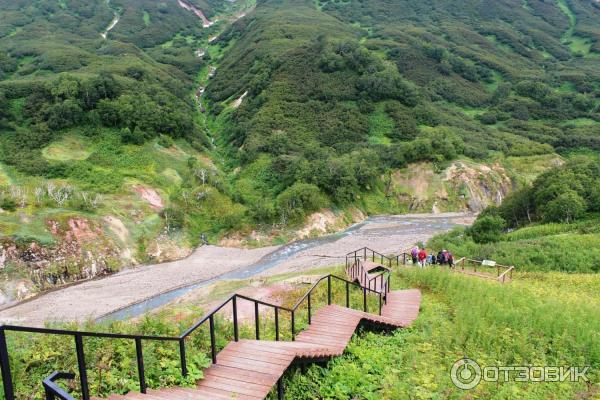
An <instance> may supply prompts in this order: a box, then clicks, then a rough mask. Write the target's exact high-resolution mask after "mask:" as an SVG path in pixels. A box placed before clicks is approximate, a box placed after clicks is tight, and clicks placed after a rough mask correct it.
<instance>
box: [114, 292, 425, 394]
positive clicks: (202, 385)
mask: <svg viewBox="0 0 600 400" xmlns="http://www.w3.org/2000/svg"><path fill="white" fill-rule="evenodd" d="M420 304H421V292H420V291H419V290H416V289H411V290H399V291H394V292H389V293H388V294H387V303H386V304H385V305H383V306H382V311H381V315H374V314H370V313H366V312H363V311H357V310H353V309H350V308H345V307H342V306H338V305H328V306H325V307H323V308H321V309H319V310H318V311H317V312H316V313H315V315H314V316H313V317H312V320H311V324H310V325H309V328H308V329H307V330H305V331H303V332H301V333H299V334H298V336H297V337H296V340H295V341H294V342H276V341H267V340H240V341H238V342H231V343H229V344H228V345H227V346H226V347H225V348H224V349H223V350H222V351H221V352H220V353H219V354H218V359H217V363H215V364H213V365H212V366H210V367H209V368H207V369H206V370H205V371H204V379H202V380H200V381H199V382H198V384H197V387H196V388H179V387H176V388H169V389H161V390H151V389H148V392H147V394H141V393H133V392H132V393H129V394H128V395H125V396H121V395H113V396H110V397H109V399H110V400H120V399H132V400H202V399H212V400H219V399H236V400H244V399H252V400H256V399H264V398H265V397H266V396H267V395H268V394H269V393H270V392H271V390H272V388H273V387H274V386H275V385H276V384H277V382H278V381H279V379H280V377H281V376H282V375H283V374H284V373H285V371H286V370H287V369H288V368H289V367H290V365H292V364H293V363H294V362H296V361H301V362H315V361H326V360H328V359H330V358H331V357H335V356H340V355H342V354H343V352H344V350H345V348H346V346H347V345H348V342H349V341H350V339H351V338H352V335H353V334H354V332H355V331H356V328H357V327H358V326H359V325H360V324H361V323H363V322H367V323H370V324H375V325H378V326H381V327H387V328H392V329H394V328H403V327H407V326H409V325H410V324H411V323H412V322H413V321H414V320H415V319H416V318H417V316H418V314H419V307H420Z"/></svg>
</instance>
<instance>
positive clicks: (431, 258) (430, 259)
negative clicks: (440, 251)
mask: <svg viewBox="0 0 600 400" xmlns="http://www.w3.org/2000/svg"><path fill="white" fill-rule="evenodd" d="M436 260H437V258H436V256H435V253H434V252H431V254H430V255H429V257H428V259H427V262H428V263H429V264H431V265H435V264H436Z"/></svg>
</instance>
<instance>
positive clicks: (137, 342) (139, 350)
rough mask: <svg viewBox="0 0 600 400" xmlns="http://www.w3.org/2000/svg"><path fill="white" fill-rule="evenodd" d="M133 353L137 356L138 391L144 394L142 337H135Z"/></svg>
mask: <svg viewBox="0 0 600 400" xmlns="http://www.w3.org/2000/svg"><path fill="white" fill-rule="evenodd" d="M135 355H136V357H137V365H138V377H139V381H140V392H141V393H144V394H146V374H145V372H144V353H143V350H142V339H140V338H139V337H138V338H135Z"/></svg>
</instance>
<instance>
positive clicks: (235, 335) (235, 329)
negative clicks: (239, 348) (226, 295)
mask: <svg viewBox="0 0 600 400" xmlns="http://www.w3.org/2000/svg"><path fill="white" fill-rule="evenodd" d="M232 304H233V340H235V341H236V342H239V341H240V333H239V330H238V317H237V296H235V295H234V296H233V301H232Z"/></svg>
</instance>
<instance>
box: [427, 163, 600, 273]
mask: <svg viewBox="0 0 600 400" xmlns="http://www.w3.org/2000/svg"><path fill="white" fill-rule="evenodd" d="M599 190H600V163H599V161H598V158H597V157H596V156H583V155H582V156H577V157H574V158H573V159H571V160H570V161H568V162H567V163H565V164H564V165H562V166H560V167H556V168H553V169H551V170H549V171H548V172H545V173H543V174H541V175H540V176H539V177H538V178H537V179H535V180H534V181H533V183H532V184H531V185H527V186H525V187H524V188H523V189H521V190H518V191H516V192H514V193H512V194H511V195H509V196H508V197H507V198H506V199H505V200H504V201H503V202H502V204H501V205H500V206H499V207H490V208H488V209H486V210H485V211H484V212H483V213H482V214H480V215H479V217H478V219H477V221H475V223H474V224H473V226H471V227H470V228H467V229H458V230H455V231H453V232H450V233H448V234H445V235H441V236H438V237H436V238H434V239H432V241H431V242H430V245H431V246H432V247H433V248H441V247H447V248H449V249H451V250H452V251H453V252H454V253H455V254H457V255H460V256H467V257H469V258H476V259H481V260H483V259H492V260H496V261H498V262H499V263H502V264H508V265H515V266H517V269H518V270H520V271H552V270H555V271H567V272H599V271H600V263H599V262H598V258H597V257H598V256H599V255H600V253H598V245H599V244H600V230H599V229H598V211H600V209H599V204H600V197H599V196H600V194H599Z"/></svg>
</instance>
